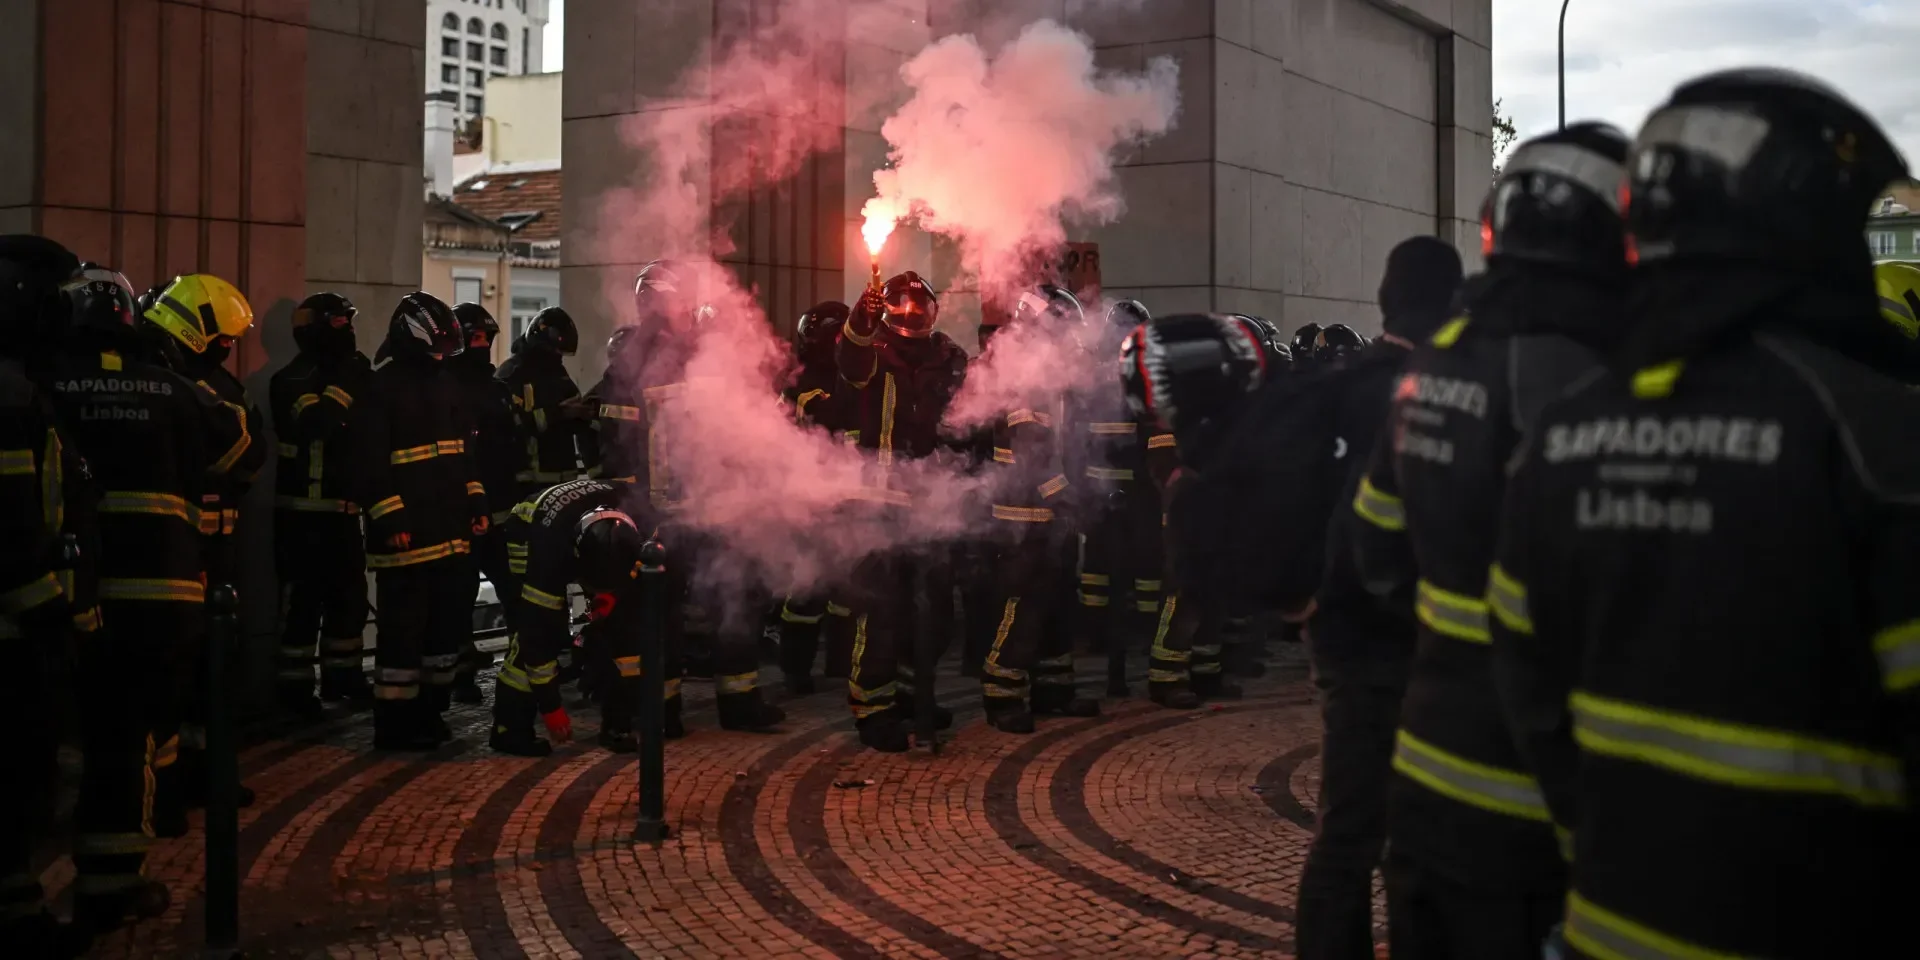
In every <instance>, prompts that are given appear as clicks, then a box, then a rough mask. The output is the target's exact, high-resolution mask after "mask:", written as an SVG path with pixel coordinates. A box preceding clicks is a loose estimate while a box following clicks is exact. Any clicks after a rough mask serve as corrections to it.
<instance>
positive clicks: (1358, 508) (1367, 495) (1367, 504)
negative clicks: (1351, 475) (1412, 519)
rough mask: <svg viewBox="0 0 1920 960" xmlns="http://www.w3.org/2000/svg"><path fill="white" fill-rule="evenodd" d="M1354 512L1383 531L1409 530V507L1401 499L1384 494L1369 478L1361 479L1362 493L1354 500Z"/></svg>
mask: <svg viewBox="0 0 1920 960" xmlns="http://www.w3.org/2000/svg"><path fill="white" fill-rule="evenodd" d="M1353 512H1355V513H1357V514H1359V515H1360V516H1361V517H1363V518H1365V519H1366V521H1367V522H1368V523H1371V524H1373V525H1374V526H1376V527H1379V528H1380V529H1382V530H1392V531H1400V530H1405V529H1406V528H1407V506H1406V504H1405V503H1403V502H1401V500H1400V498H1399V497H1396V496H1394V495H1392V494H1390V493H1382V492H1381V491H1380V490H1379V488H1377V487H1375V486H1374V485H1373V480H1372V479H1370V478H1368V477H1361V478H1360V492H1359V493H1358V494H1356V495H1355V496H1354V498H1353Z"/></svg>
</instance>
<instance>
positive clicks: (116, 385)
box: [47, 344, 252, 627]
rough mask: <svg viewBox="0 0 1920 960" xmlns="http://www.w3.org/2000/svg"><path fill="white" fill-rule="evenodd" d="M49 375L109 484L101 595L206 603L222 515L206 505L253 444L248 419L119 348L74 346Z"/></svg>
mask: <svg viewBox="0 0 1920 960" xmlns="http://www.w3.org/2000/svg"><path fill="white" fill-rule="evenodd" d="M47 381H48V384H49V385H50V386H51V388H52V395H53V401H54V407H55V410H56V412H57V416H58V417H59V420H60V423H61V424H62V426H63V429H66V430H70V431H71V435H70V437H69V439H70V440H71V441H72V442H73V445H74V446H75V447H76V448H78V450H79V452H80V454H81V455H82V456H84V457H85V458H86V461H87V464H88V468H89V470H90V471H91V472H92V475H93V478H94V482H95V485H96V486H97V487H98V488H99V490H100V491H101V498H100V503H99V522H100V549H99V551H98V556H99V570H100V598H101V599H102V600H107V601H125V600H147V601H160V602H175V603H187V604H196V605H197V604H200V603H202V602H204V600H205V599H206V578H205V572H206V550H205V545H204V542H203V537H202V534H203V531H209V532H210V531H211V530H212V529H217V528H218V524H219V517H218V515H217V514H215V515H212V516H210V517H209V516H203V515H202V512H201V507H200V505H201V503H202V498H203V497H205V496H207V495H208V494H210V493H214V492H215V491H217V490H218V489H219V487H220V485H221V484H222V483H224V482H225V481H224V477H225V476H226V474H227V473H228V472H229V471H231V470H233V469H234V467H235V465H236V464H239V463H240V462H242V459H243V458H245V457H246V455H247V452H248V448H249V447H250V446H251V445H252V441H251V438H250V437H249V436H248V434H247V432H246V427H245V424H244V423H243V421H242V418H241V417H240V416H239V415H238V414H237V413H236V412H235V411H234V410H233V409H232V408H231V407H228V406H226V405H225V404H223V403H222V402H221V401H220V398H219V397H217V396H215V395H214V394H213V392H212V391H210V390H208V389H206V388H204V387H202V386H200V385H199V384H197V383H194V382H193V381H191V380H188V379H186V378H184V377H181V376H179V375H178V374H175V373H173V372H172V371H169V370H166V369H164V368H162V367H160V366H158V365H155V364H152V363H147V362H143V361H141V360H138V359H135V358H133V357H129V356H124V355H122V354H121V353H120V352H119V351H118V350H114V349H101V348H100V347H98V346H88V345H85V344H74V345H71V346H69V347H67V348H65V349H63V350H62V351H61V352H60V353H58V354H56V355H55V356H54V357H53V359H52V360H51V366H50V368H49V370H48V373H47ZM110 626H111V624H110ZM132 626H134V627H137V625H132Z"/></svg>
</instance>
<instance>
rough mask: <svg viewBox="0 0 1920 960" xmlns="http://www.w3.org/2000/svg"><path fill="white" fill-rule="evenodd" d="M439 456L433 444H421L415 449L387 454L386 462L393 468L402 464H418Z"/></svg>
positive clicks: (404, 449)
mask: <svg viewBox="0 0 1920 960" xmlns="http://www.w3.org/2000/svg"><path fill="white" fill-rule="evenodd" d="M439 455H440V453H439V450H438V448H437V447H436V446H435V445H434V444H431V443H423V444H421V445H419V446H417V447H406V448H403V449H400V450H395V451H393V452H392V453H389V454H387V462H388V463H390V464H393V465H394V466H399V465H400V464H403V463H419V462H420V461H422V460H431V459H433V458H434V457H437V456H439Z"/></svg>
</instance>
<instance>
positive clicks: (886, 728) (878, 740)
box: [853, 710, 912, 753]
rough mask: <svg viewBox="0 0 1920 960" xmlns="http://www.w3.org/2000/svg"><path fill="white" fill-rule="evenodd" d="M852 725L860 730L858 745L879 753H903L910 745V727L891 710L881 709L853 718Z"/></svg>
mask: <svg viewBox="0 0 1920 960" xmlns="http://www.w3.org/2000/svg"><path fill="white" fill-rule="evenodd" d="M853 725H854V727H855V728H856V729H858V730H859V731H860V745H861V746H863V747H866V748H868V749H870V750H878V751H880V752H881V753H905V752H907V748H908V747H910V746H912V741H911V740H909V739H908V731H909V730H910V728H909V727H908V726H907V724H906V723H905V722H904V721H902V720H901V718H900V716H899V715H898V714H896V713H894V712H893V711H892V710H882V711H880V712H879V713H876V714H873V715H872V716H869V717H862V718H860V719H859V720H855V721H854V722H853Z"/></svg>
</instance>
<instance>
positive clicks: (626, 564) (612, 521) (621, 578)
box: [573, 507, 646, 593]
mask: <svg viewBox="0 0 1920 960" xmlns="http://www.w3.org/2000/svg"><path fill="white" fill-rule="evenodd" d="M645 543H646V538H645V537H643V536H641V535H640V528H639V527H638V526H636V525H635V524H634V522H633V518H632V517H630V516H627V515H626V514H625V513H623V512H621V511H619V510H615V509H614V508H612V507H598V508H595V509H593V510H589V511H587V512H586V513H585V514H583V515H582V516H581V517H580V520H579V522H578V523H576V524H574V527H573V555H574V557H575V558H577V559H578V560H579V561H580V564H579V567H578V569H577V571H576V573H577V574H578V579H579V581H580V588H581V589H582V590H585V591H586V592H588V593H612V592H614V591H617V590H619V589H621V588H622V587H625V586H627V585H629V584H631V583H632V582H633V581H634V580H636V579H638V578H639V576H640V548H641V546H643V545H644V544H645Z"/></svg>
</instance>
